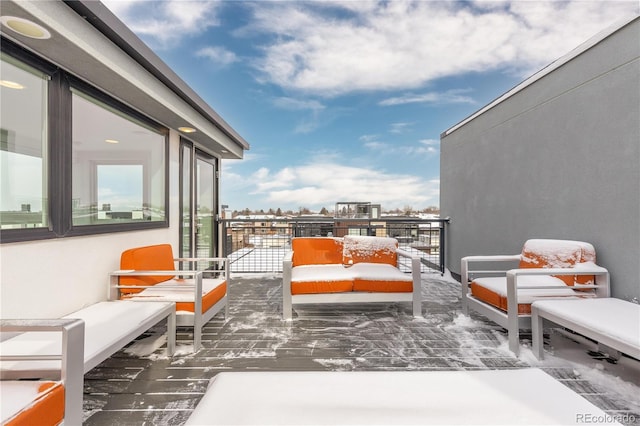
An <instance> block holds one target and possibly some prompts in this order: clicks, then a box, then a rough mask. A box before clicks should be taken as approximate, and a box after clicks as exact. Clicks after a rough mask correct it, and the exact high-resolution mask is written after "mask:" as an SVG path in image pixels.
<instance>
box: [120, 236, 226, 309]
mask: <svg viewBox="0 0 640 426" xmlns="http://www.w3.org/2000/svg"><path fill="white" fill-rule="evenodd" d="M120 269H122V270H134V271H164V270H166V271H175V270H176V269H175V260H174V258H173V249H172V248H171V245H170V244H158V245H152V246H144V247H136V248H132V249H129V250H126V251H124V252H123V253H122V255H121V257H120ZM181 284H183V285H184V284H193V279H182V278H176V277H175V275H152V276H145V275H139V276H135V277H120V285H123V286H149V285H152V286H153V288H146V289H140V290H138V289H126V288H123V289H121V290H120V292H121V294H122V296H121V299H130V300H133V299H138V300H141V299H142V300H150V301H151V300H153V301H169V302H175V303H176V312H181V311H183V312H194V310H195V302H194V298H195V295H194V292H193V289H192V288H189V287H187V286H184V287H185V288H184V289H180V288H179V286H180V285H181ZM226 294H227V282H226V280H225V279H222V278H203V279H202V313H204V312H206V311H208V310H209V309H210V308H211V307H212V306H214V305H215V304H216V303H217V302H218V301H220V300H221V299H222V298H223V297H224V296H225V295H226Z"/></svg>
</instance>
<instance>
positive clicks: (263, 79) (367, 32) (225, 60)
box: [103, 0, 639, 211]
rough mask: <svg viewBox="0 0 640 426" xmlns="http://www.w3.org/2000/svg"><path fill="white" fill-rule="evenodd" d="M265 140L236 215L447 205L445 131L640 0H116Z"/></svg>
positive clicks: (112, 2)
mask: <svg viewBox="0 0 640 426" xmlns="http://www.w3.org/2000/svg"><path fill="white" fill-rule="evenodd" d="M103 3H105V4H106V5H107V7H109V8H110V9H111V10H112V11H113V12H114V13H115V14H116V15H117V16H118V17H119V18H120V19H121V20H122V21H124V22H125V23H126V24H127V25H128V26H129V27H130V28H131V29H132V30H133V31H134V32H135V33H136V34H137V35H138V36H139V37H140V38H141V39H142V40H144V41H145V42H146V43H147V44H148V45H149V46H150V47H151V48H152V49H153V50H154V51H155V52H156V53H157V54H158V55H159V56H160V57H161V58H162V59H163V60H164V61H165V62H166V63H167V64H168V65H169V66H170V67H171V68H173V69H174V71H176V73H177V74H178V75H179V76H180V77H181V78H182V79H183V80H185V81H186V82H187V84H189V85H190V86H191V87H192V88H193V89H194V90H195V91H196V92H197V93H198V94H199V95H200V96H201V97H202V98H203V99H204V100H205V101H206V102H207V103H208V104H209V105H211V106H212V107H213V108H214V109H215V110H216V111H217V112H218V113H219V114H220V115H221V116H222V117H223V118H224V119H225V120H226V121H227V122H228V123H229V124H230V125H231V126H232V127H234V128H235V129H236V130H237V131H238V132H239V133H240V134H241V135H242V136H243V137H244V138H245V139H246V140H247V141H248V142H249V143H250V144H251V149H250V150H249V151H247V152H246V155H245V158H244V159H243V160H238V161H224V162H223V167H222V192H221V203H222V204H227V205H229V208H230V209H231V210H242V209H244V208H250V209H255V210H259V209H264V210H265V211H266V210H268V209H269V208H274V209H275V208H278V207H280V208H282V209H283V210H288V209H292V210H294V211H295V210H297V209H298V208H300V207H307V208H309V209H311V210H315V211H318V210H320V208H322V207H326V208H328V209H329V210H331V209H332V208H333V206H334V204H335V203H336V202H339V201H370V202H372V203H379V204H382V207H383V208H384V209H395V208H404V207H412V208H413V209H423V208H426V207H429V206H437V205H438V204H439V174H440V163H439V161H440V159H439V153H440V140H439V139H440V134H441V133H442V132H443V131H445V130H447V129H448V128H449V127H451V126H453V125H454V124H456V123H457V122H459V121H461V120H462V119H464V118H465V117H467V116H468V115H470V114H472V113H473V112H474V111H476V110H478V109H480V108H481V107H482V106H484V105H485V104H487V103H489V102H490V101H491V100H493V99H495V98H497V97H498V96H500V95H501V94H502V93H504V92H506V91H507V90H509V89H510V88H512V87H513V86H515V85H516V84H518V83H519V82H520V81H522V80H523V79H524V78H526V77H528V76H529V75H531V74H532V73H534V72H536V71H538V70H539V69H541V68H542V67H544V66H546V65H548V64H549V63H551V62H553V61H554V60H555V59H557V58H559V57H561V56H562V55H564V54H566V53H567V52H569V51H570V50H571V49H573V48H575V47H577V46H578V45H579V44H581V43H582V42H584V41H586V40H587V39H589V38H590V37H591V36H593V35H595V34H596V33H598V32H599V31H601V30H603V29H605V28H607V27H608V26H610V25H612V24H614V23H616V22H618V21H620V20H621V19H624V18H626V17H629V16H632V15H634V14H638V12H639V6H638V2H637V1H635V0H633V1H606V0H600V1H590V0H580V1H533V0H532V1H502V0H497V1H487V0H478V1H464V2H457V1H425V0H423V1H399V0H390V1H364V0H362V1H361V0H345V1H311V2H294V1H256V2H249V1H183V0H174V1H128V0H109V1H103Z"/></svg>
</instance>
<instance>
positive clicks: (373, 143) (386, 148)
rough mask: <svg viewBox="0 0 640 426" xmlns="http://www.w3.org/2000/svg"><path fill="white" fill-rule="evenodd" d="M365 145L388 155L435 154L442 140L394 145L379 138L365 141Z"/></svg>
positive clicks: (426, 140) (424, 140) (423, 140)
mask: <svg viewBox="0 0 640 426" xmlns="http://www.w3.org/2000/svg"><path fill="white" fill-rule="evenodd" d="M363 145H364V147H365V148H368V149H370V150H373V151H379V152H382V153H384V155H386V156H388V155H392V154H402V155H412V156H418V155H427V156H433V155H436V154H438V153H439V152H440V141H437V140H435V139H422V140H420V141H418V144H417V145H392V144H390V143H385V142H381V141H377V140H370V141H365V143H364V144H363Z"/></svg>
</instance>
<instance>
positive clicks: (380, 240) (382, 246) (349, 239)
mask: <svg viewBox="0 0 640 426" xmlns="http://www.w3.org/2000/svg"><path fill="white" fill-rule="evenodd" d="M397 248H398V240H396V239H395V238H387V237H363V236H355V235H345V237H344V243H343V259H342V262H343V263H344V264H345V265H351V264H353V265H355V264H358V263H386V264H388V265H391V266H396V265H397V264H398V255H397V254H396V249H397Z"/></svg>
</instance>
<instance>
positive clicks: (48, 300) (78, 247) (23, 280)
mask: <svg viewBox="0 0 640 426" xmlns="http://www.w3.org/2000/svg"><path fill="white" fill-rule="evenodd" d="M169 143H170V149H169V159H168V161H169V176H170V179H169V218H170V226H169V228H163V229H157V230H145V231H132V232H119V233H114V234H100V235H92V236H82V237H72V238H57V239H52V240H42V241H28V242H23V243H9V244H2V246H1V249H0V283H1V284H0V289H1V291H0V317H2V318H55V317H60V316H62V315H66V314H68V313H70V312H73V311H75V310H77V309H80V308H82V307H84V306H87V305H90V304H92V303H96V302H99V301H103V300H106V299H107V290H108V284H109V279H108V273H109V272H111V271H113V270H116V269H118V268H119V265H120V254H121V253H122V252H123V251H124V250H126V249H128V248H132V247H137V246H144V245H150V244H162V243H170V244H172V245H173V249H174V253H175V255H176V256H177V253H178V248H179V245H178V240H179V215H180V204H179V185H178V183H179V152H180V151H179V149H180V136H179V134H178V133H177V132H175V131H173V130H172V131H171V133H170V137H169Z"/></svg>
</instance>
